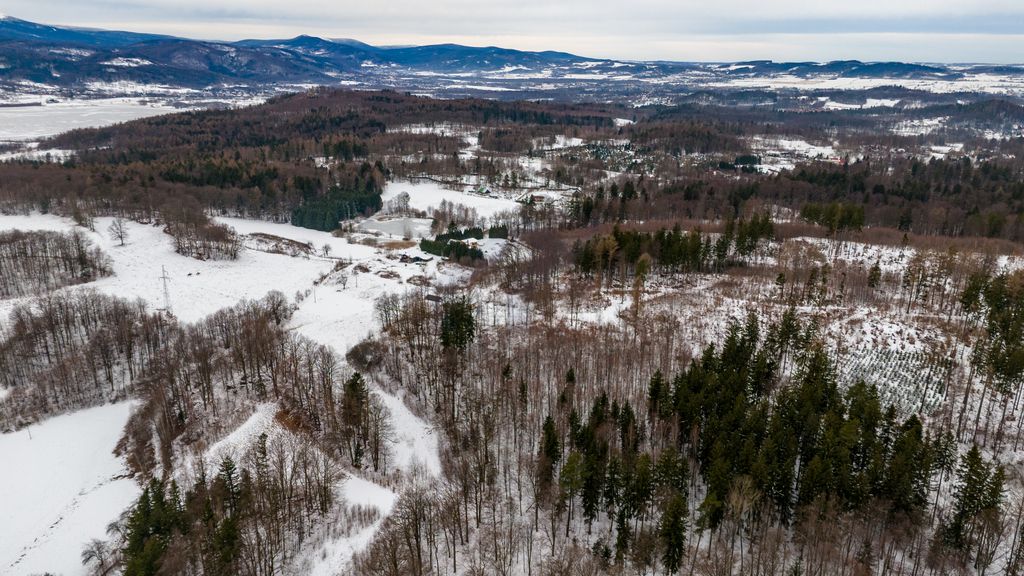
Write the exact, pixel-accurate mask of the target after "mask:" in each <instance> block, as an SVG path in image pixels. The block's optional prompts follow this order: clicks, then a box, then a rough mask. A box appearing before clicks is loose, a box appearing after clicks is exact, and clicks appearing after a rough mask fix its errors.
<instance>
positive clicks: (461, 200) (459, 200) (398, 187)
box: [381, 180, 519, 218]
mask: <svg viewBox="0 0 1024 576" xmlns="http://www.w3.org/2000/svg"><path fill="white" fill-rule="evenodd" d="M402 192H407V193H408V194H409V207H410V208H413V209H415V210H425V211H427V213H430V211H431V210H433V209H434V208H438V207H440V206H441V202H442V201H444V200H447V201H449V202H452V203H454V204H462V205H464V206H468V207H470V208H473V209H475V210H476V211H477V214H478V215H479V216H480V217H482V218H491V217H492V216H494V215H495V214H497V213H499V212H507V211H510V210H517V209H518V208H519V204H517V203H516V202H515V201H514V200H510V199H507V198H491V197H487V196H480V195H478V194H472V193H469V192H463V191H460V190H452V189H450V188H446V187H444V186H443V185H442V184H440V183H438V182H434V181H432V180H419V181H415V182H408V181H401V182H389V183H388V185H387V186H386V187H385V188H384V193H383V194H382V195H381V196H382V198H383V200H384V202H385V203H386V202H388V201H389V200H391V199H393V198H395V197H396V196H398V195H399V194H401V193H402Z"/></svg>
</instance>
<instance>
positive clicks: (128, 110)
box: [0, 97, 178, 142]
mask: <svg viewBox="0 0 1024 576" xmlns="http://www.w3.org/2000/svg"><path fill="white" fill-rule="evenodd" d="M176 111H178V109H177V108H174V107H172V106H169V105H167V104H165V103H160V102H146V101H143V100H140V99H138V98H104V99H100V100H64V101H58V102H53V103H51V102H49V98H47V97H40V105H38V106H14V107H0V142H2V141H12V142H26V141H31V140H39V139H41V138H47V137H49V136H55V135H57V134H60V133H62V132H67V131H68V130H74V129H77V128H97V127H101V126H109V125H111V124H117V123H119V122H127V121H129V120H136V119H138V118H146V117H149V116H157V115H160V114H168V113H170V112H176Z"/></svg>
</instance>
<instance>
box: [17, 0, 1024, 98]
mask: <svg viewBox="0 0 1024 576" xmlns="http://www.w3.org/2000/svg"><path fill="white" fill-rule="evenodd" d="M979 74H987V75H993V74H995V75H1000V76H1008V77H1013V78H1020V79H1021V84H1022V85H1024V67H1019V66H947V65H935V64H928V65H925V64H915V63H902V62H860V61H856V60H848V61H836V62H827V63H816V62H772V61H751V62H740V63H734V64H717V63H716V64H708V63H689V62H632V61H616V60H604V59H594V58H586V57H583V56H577V55H574V54H567V53H564V52H550V51H549V52H528V51H521V50H511V49H506V48H497V47H486V48H480V47H471V46H461V45H457V44H439V45H431V46H411V47H377V46H371V45H369V44H365V43H362V42H358V41H355V40H344V39H336V40H330V39H323V38H316V37H312V36H298V37H296V38H292V39H287V40H243V41H240V42H213V41H201V40H192V39H187V38H177V37H172V36H161V35H154V34H140V33H135V32H120V31H108V30H92V29H82V28H66V27H57V26H47V25H44V24H36V23H33V22H27V21H25V20H19V19H17V18H12V17H4V18H2V19H0V89H6V90H7V91H9V92H10V91H13V90H19V89H25V88H26V87H28V88H33V89H39V88H46V89H58V90H64V91H69V92H74V93H90V92H101V93H111V92H117V91H119V90H120V91H132V92H135V93H145V92H146V91H147V87H150V88H152V87H155V86H159V87H164V88H167V87H171V88H178V89H191V90H201V91H209V90H217V89H227V88H232V89H238V88H250V89H253V90H265V89H267V88H268V87H285V86H295V85H309V84H315V85H364V86H366V87H373V88H379V87H394V88H402V89H410V90H416V89H429V90H430V91H432V92H443V93H444V94H445V95H464V94H470V95H474V94H479V93H485V94H491V95H494V94H500V93H502V92H514V93H516V94H517V95H519V96H520V97H524V96H525V97H541V96H553V97H557V94H553V92H555V93H557V92H558V91H562V92H563V93H569V94H570V96H572V95H577V96H578V95H587V97H590V98H598V97H602V95H604V96H608V95H609V94H611V97H614V95H615V93H616V91H621V92H622V93H628V94H631V95H633V96H636V95H638V94H654V95H657V94H659V93H661V92H664V91H665V88H664V87H665V86H671V87H673V89H675V88H678V87H680V86H687V87H700V86H708V85H713V86H727V85H730V84H735V85H737V86H741V87H742V86H748V85H750V84H751V82H750V81H751V80H752V79H766V78H787V79H794V78H795V79H808V78H823V77H827V78H831V79H833V80H835V79H871V80H879V79H891V80H893V81H897V80H898V81H916V82H918V83H921V82H925V81H935V82H946V83H949V82H957V81H960V80H963V79H964V78H965V77H968V76H971V77H973V76H977V75H979ZM753 84H754V87H756V85H757V83H756V82H754V83H753Z"/></svg>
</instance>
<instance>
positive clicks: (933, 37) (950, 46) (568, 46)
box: [0, 0, 1024, 63]
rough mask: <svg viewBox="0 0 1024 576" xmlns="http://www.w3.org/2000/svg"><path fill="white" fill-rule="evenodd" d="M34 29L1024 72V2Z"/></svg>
mask: <svg viewBox="0 0 1024 576" xmlns="http://www.w3.org/2000/svg"><path fill="white" fill-rule="evenodd" d="M0 12H3V13H6V14H9V15H11V16H15V17H18V18H22V19H25V20H32V21H36V22H44V23H52V24H60V25H74V26H90V27H100V28H117V29H127V30H133V31H141V32H158V33H164V34H174V35H180V36H188V37H193V38H205V39H221V40H237V39H241V38H286V37H292V36H296V35H298V34H311V35H316V36H322V37H327V38H356V39H359V40H362V41H364V42H369V43H371V44H431V43H441V42H457V43H461V44H470V45H477V46H484V45H497V46H505V47H510V48H520V49H526V50H549V49H550V50H564V51H569V52H574V53H577V54H581V55H584V56H593V57H599V58H619V59H663V60H694V61H696V60H700V61H734V60H745V59H774V60H834V59H847V58H849V59H861V60H905V61H926V62H997V63H1024V0H618V1H609V0H515V1H512V0H502V1H486V0H371V1H367V0H360V1H358V2H356V1H351V0H0Z"/></svg>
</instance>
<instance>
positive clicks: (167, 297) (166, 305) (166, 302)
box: [160, 266, 171, 314]
mask: <svg viewBox="0 0 1024 576" xmlns="http://www.w3.org/2000/svg"><path fill="white" fill-rule="evenodd" d="M160 270H161V271H162V272H163V274H161V276H160V280H162V281H163V284H164V312H166V313H168V314H170V313H171V292H170V290H168V288H167V282H168V281H170V278H169V277H168V276H167V267H166V266H161V267H160Z"/></svg>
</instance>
